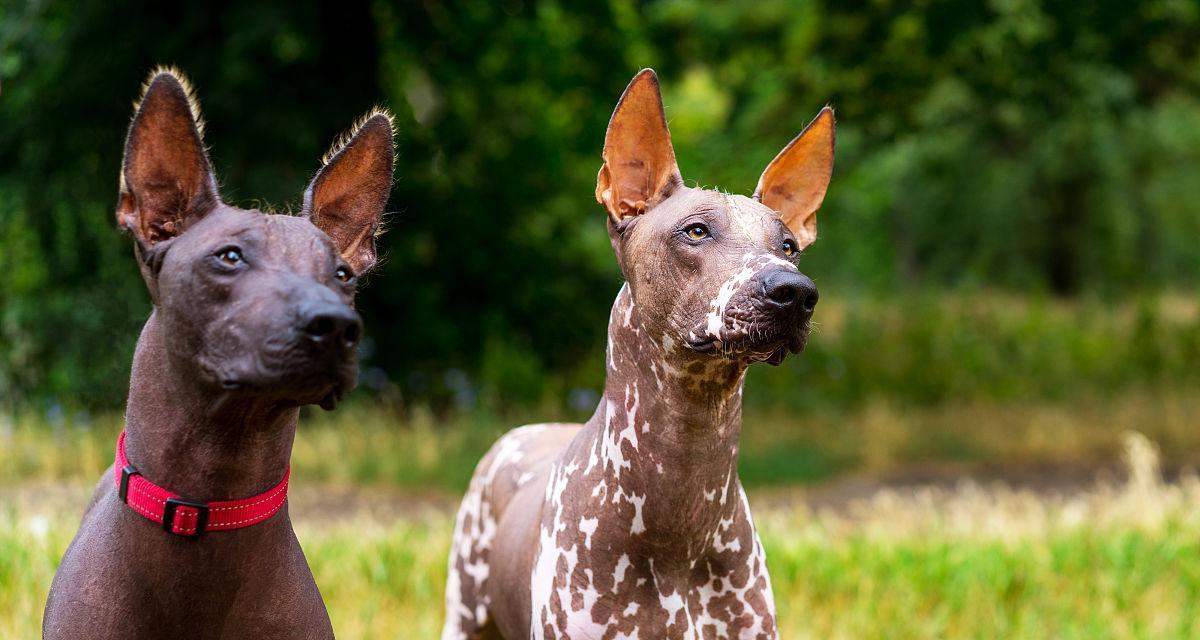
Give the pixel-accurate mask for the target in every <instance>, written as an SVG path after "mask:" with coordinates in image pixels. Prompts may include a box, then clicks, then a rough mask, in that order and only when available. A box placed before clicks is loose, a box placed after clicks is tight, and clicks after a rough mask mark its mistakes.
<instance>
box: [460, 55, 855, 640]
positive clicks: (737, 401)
mask: <svg viewBox="0 0 1200 640" xmlns="http://www.w3.org/2000/svg"><path fill="white" fill-rule="evenodd" d="M822 118H824V119H822ZM814 126H815V129H814ZM810 130H811V131H813V132H814V133H813V135H809V131H810ZM814 136H815V138H814ZM814 139H815V140H816V141H815V142H814ZM793 152H794V153H793ZM795 153H799V154H802V155H803V157H796V156H795ZM810 155H811V156H812V157H809V156H810ZM604 160H605V164H604V167H603V168H602V169H601V171H600V176H599V179H598V186H597V199H598V200H599V201H600V202H601V203H602V204H604V205H605V207H606V209H608V212H609V236H610V239H611V241H612V245H613V249H614V252H615V253H616V256H617V261H618V263H619V264H620V266H621V270H622V273H623V274H624V276H625V279H626V283H625V285H624V286H623V287H622V288H621V290H620V292H619V293H618V295H617V299H616V301H615V303H614V304H613V308H612V313H611V315H610V317H609V325H608V348H607V351H606V370H607V371H606V374H607V375H606V380H605V387H604V395H603V397H602V399H601V400H600V404H599V406H598V407H597V409H596V412H595V414H594V415H593V416H592V417H591V419H589V420H588V421H587V422H586V423H584V424H582V425H577V424H536V425H528V426H524V427H520V428H517V429H514V430H512V431H510V432H509V433H508V434H506V435H505V436H504V437H502V438H501V439H500V440H499V441H498V442H497V443H496V444H495V445H494V446H493V447H492V449H491V450H490V451H489V452H488V454H487V455H486V456H485V457H484V458H483V460H481V461H480V463H479V466H478V467H477V468H476V471H475V475H474V477H473V478H472V480H471V484H470V487H469V488H468V490H467V493H466V495H465V496H464V498H463V502H462V505H461V507H460V509H459V511H458V516H457V520H456V523H455V533H454V540H453V542H452V545H451V550H450V559H449V577H448V580H447V587H446V615H447V618H446V624H445V626H444V627H443V632H442V638H443V640H457V639H462V638H508V639H509V640H514V639H517V638H574V639H599V638H603V639H618V638H656V639H657V638H689V639H691V638H696V639H699V638H705V639H709V638H753V639H770V638H775V637H777V635H778V633H777V629H776V624H775V610H774V601H773V596H772V593H771V581H770V577H769V575H768V573H767V565H766V558H765V555H764V553H763V549H762V545H761V544H760V543H759V539H758V536H757V534H756V533H755V530H754V524H753V522H752V520H751V516H750V508H749V503H748V502H747V500H746V495H745V492H744V491H743V490H742V486H741V483H740V482H739V480H738V474H737V453H738V440H739V436H740V432H741V401H742V384H743V381H744V378H745V372H746V369H747V367H748V366H749V365H750V364H752V363H754V362H759V361H769V362H773V363H778V362H779V361H780V360H781V359H782V358H783V356H784V355H786V354H787V353H789V352H795V351H799V350H801V349H803V347H804V345H805V343H806V341H807V338H808V333H809V320H810V317H811V315H812V308H813V305H815V303H816V289H815V286H813V285H812V283H811V281H810V280H808V279H807V278H806V277H804V276H802V275H801V274H800V273H799V271H798V269H797V266H796V263H797V260H798V257H799V251H800V250H801V249H803V248H804V247H805V246H807V244H809V243H810V242H811V241H812V240H813V239H815V228H816V227H815V217H814V213H815V211H816V208H817V206H818V205H819V204H820V200H821V198H823V196H824V190H825V183H826V182H827V181H828V177H829V175H830V171H831V170H832V113H831V112H828V113H826V112H822V115H821V116H818V120H816V121H814V125H810V129H809V130H806V133H805V134H802V135H801V136H800V137H799V138H797V140H795V141H793V143H792V144H791V145H789V146H788V148H787V149H785V150H784V152H783V153H781V154H780V157H779V158H777V159H776V160H775V161H774V162H773V163H772V164H771V166H770V167H768V170H767V171H766V172H764V179H763V180H762V181H760V185H759V192H758V193H757V194H756V197H755V198H746V197H743V196H736V195H728V194H724V193H720V192H716V191H711V190H704V189H691V188H686V187H684V186H682V184H683V181H682V179H681V177H680V176H679V173H678V168H677V167H675V163H674V151H673V149H671V148H670V140H669V134H668V132H667V130H666V123H665V119H664V118H663V115H662V106H661V98H659V95H658V89H657V81H656V79H655V78H654V75H653V73H652V72H649V71H643V72H642V73H641V74H639V75H638V76H637V77H636V78H635V79H634V81H633V82H632V83H630V86H629V88H628V89H626V92H625V95H624V96H623V97H622V99H621V103H620V104H619V105H618V107H617V110H616V112H615V113H614V115H613V120H612V122H611V123H610V124H609V130H608V134H607V136H606V140H605V151H604ZM795 167H799V168H800V169H799V172H800V174H799V176H797V174H796V173H795V171H793V170H792V168H795ZM759 194H767V195H765V196H763V199H760V197H759ZM768 201H770V202H773V203H777V204H775V205H773V206H768V205H767V204H766V203H767V202H768ZM785 220H790V222H785ZM793 223H794V225H795V226H793ZM697 225H702V227H703V229H702V230H701V229H698V228H697ZM689 230H690V232H689ZM796 230H798V231H796ZM789 254H790V255H789ZM779 282H786V283H788V286H787V287H783V288H782V289H781V288H779V287H777V286H774V285H772V283H779Z"/></svg>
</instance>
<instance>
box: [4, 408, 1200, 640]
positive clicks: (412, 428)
mask: <svg viewBox="0 0 1200 640" xmlns="http://www.w3.org/2000/svg"><path fill="white" fill-rule="evenodd" d="M1198 411H1200V396H1197V395H1195V394H1187V393H1182V392H1180V393H1173V392H1129V393H1126V394H1120V395H1117V396H1112V397H1106V398H1092V399H1088V400H1087V401H1086V402H1077V403H1072V404H1069V405H1063V404H1059V405H1054V404H1045V405H1019V406H1008V407H997V406H993V405H977V404H968V405H959V406H944V407H941V408H926V409H920V410H915V409H914V410H906V409H904V408H901V407H895V406H891V405H887V404H872V405H870V406H867V407H865V408H863V409H862V410H861V411H858V412H854V413H850V414H841V415H837V414H830V415H815V416H812V417H811V418H810V420H809V421H808V422H807V423H806V424H805V425H804V426H803V427H802V428H801V427H797V426H796V425H795V423H794V421H792V422H788V421H786V419H785V418H783V417H779V416H772V415H769V414H753V415H748V416H747V419H746V422H747V425H746V433H745V438H744V439H745V448H744V452H745V457H744V459H743V468H744V469H745V470H746V471H747V476H748V478H749V480H750V481H749V482H748V484H749V485H750V487H751V491H750V493H751V501H752V504H754V505H755V513H756V519H757V521H758V523H759V528H760V531H761V533H762V536H763V539H764V543H765V546H766V548H767V554H768V563H769V566H770V569H771V575H772V579H773V583H774V588H775V593H776V600H777V605H778V609H779V616H780V628H781V632H782V637H784V638H1189V637H1196V638H1200V607H1198V605H1197V603H1200V480H1197V479H1196V478H1195V477H1193V476H1191V475H1188V474H1186V473H1184V474H1178V473H1172V474H1171V475H1172V478H1173V479H1172V481H1171V482H1170V483H1165V482H1163V481H1162V479H1161V478H1162V476H1161V474H1160V470H1159V464H1160V459H1163V458H1165V459H1166V460H1169V461H1170V464H1171V465H1172V466H1174V467H1177V466H1178V465H1180V464H1184V463H1188V462H1190V458H1189V455H1190V454H1189V452H1192V453H1194V452H1196V451H1198V450H1200V446H1198V443H1200V429H1196V426H1197V423H1196V418H1195V416H1197V415H1200V412H1198ZM2 419H3V418H0V420H2ZM387 419H388V417H387V416H386V415H385V414H383V413H381V412H377V411H365V410H361V409H360V410H358V411H351V412H345V413H344V412H339V413H335V414H332V415H324V414H317V415H313V416H309V417H308V420H307V422H306V424H305V425H304V426H303V427H302V429H301V433H300V436H299V438H298V441H297V446H296V452H295V478H296V491H295V492H294V494H293V498H292V509H293V513H294V514H295V522H296V529H297V532H298V534H299V536H300V540H301V543H302V544H303V545H304V548H305V552H306V554H307V556H308V559H309V561H310V563H311V564H312V567H313V571H314V574H315V575H316V578H317V582H318V584H319V586H320V587H321V590H322V593H323V595H324V596H325V599H326V601H327V604H328V608H329V610H330V612H331V616H332V618H333V622H334V627H335V629H336V630H337V631H338V634H339V637H342V638H395V637H406V638H407V637H412V638H428V637H436V631H437V629H438V626H439V624H440V620H441V615H442V608H441V607H442V605H441V596H442V588H443V584H444V579H445V567H444V562H445V555H446V549H447V544H448V540H449V532H450V520H451V509H452V508H453V504H454V502H455V500H456V497H457V496H456V492H457V491H458V488H459V487H460V486H461V482H462V481H463V479H464V477H465V474H466V473H469V469H470V465H471V464H473V463H474V459H475V456H477V455H478V452H479V451H480V450H481V449H482V448H484V447H486V446H487V444H488V443H489V442H490V440H491V438H492V437H493V435H494V433H496V432H498V431H500V430H502V429H503V428H504V427H503V426H501V425H500V424H499V423H496V422H487V421H478V420H474V421H473V419H470V418H460V419H459V420H458V421H456V422H454V423H453V424H450V425H448V426H447V425H437V424H436V421H435V420H434V419H433V418H432V417H431V416H422V415H419V414H418V415H416V416H413V417H412V418H411V419H410V420H408V421H406V422H405V424H404V426H403V427H401V428H397V427H394V426H392V427H389V426H388V424H387ZM117 426H118V425H117V423H116V422H115V421H113V420H111V419H109V420H95V421H92V422H91V423H89V424H70V423H68V424H59V425H55V424H46V423H44V421H39V420H33V419H16V420H12V419H10V420H9V421H8V422H7V423H6V424H0V445H2V446H0V638H34V637H37V636H38V629H39V625H40V616H41V609H42V604H43V602H44V599H45V595H46V590H47V588H48V586H49V583H50V579H51V577H52V576H53V572H54V569H55V567H56V564H57V562H58V559H59V557H60V555H61V553H62V551H63V550H64V549H65V547H66V545H67V543H68V542H69V540H70V537H71V536H72V535H73V533H74V530H75V527H76V526H77V524H78V516H79V509H80V507H81V505H82V504H83V501H84V499H85V497H86V495H87V492H88V491H89V490H90V487H91V484H92V483H93V482H94V478H95V477H96V474H97V473H98V472H99V471H100V470H101V469H102V468H103V467H104V466H106V465H107V464H108V463H109V459H110V456H111V442H112V435H113V432H114V431H115V429H116V428H117ZM1130 428H1134V429H1136V430H1138V431H1141V432H1145V433H1147V434H1148V436H1149V439H1147V438H1146V437H1143V436H1140V435H1130V432H1129V431H1127V429H1130ZM1151 440H1153V441H1156V442H1160V443H1162V447H1163V450H1164V451H1165V454H1163V455H1162V456H1160V454H1159V452H1158V449H1157V447H1156V446H1154V445H1151V444H1150V442H1151ZM318 452H323V453H324V454H325V455H317V454H318ZM330 454H332V455H330ZM1122 456H1123V458H1122ZM331 458H332V459H334V460H336V461H337V463H336V464H334V463H331V462H328V460H330V459H331ZM1120 460H1124V463H1123V467H1122V468H1123V469H1124V470H1125V471H1119V472H1118V473H1115V474H1113V475H1111V476H1108V477H1111V478H1114V479H1113V480H1111V481H1110V482H1109V483H1107V484H1104V483H1100V484H1088V485H1087V486H1086V487H1080V486H1069V487H1058V486H1054V485H1049V486H1040V487H1035V488H1033V489H1020V490H1019V489H1013V488H1009V487H1008V486H1006V485H1000V484H993V483H982V484H980V483H973V482H968V481H962V482H949V483H946V482H942V483H940V484H939V485H937V486H921V485H920V484H919V483H917V484H913V483H908V484H904V485H902V486H900V485H892V484H889V483H887V482H874V483H873V484H871V485H870V487H869V490H868V491H865V492H863V493H862V494H861V497H858V498H855V499H840V500H838V501H836V503H835V504H834V505H833V506H832V508H821V509H814V508H810V505H812V504H814V503H813V502H812V501H811V500H810V499H809V498H811V496H812V492H815V491H818V490H819V489H820V488H821V487H823V486H828V485H827V484H817V485H808V488H804V486H802V485H800V484H797V483H805V482H809V483H811V482H815V481H818V480H825V479H828V478H831V477H835V476H837V477H845V476H846V475H847V474H849V475H850V476H852V477H859V478H876V479H878V478H882V477H887V476H889V475H894V474H896V473H899V472H900V471H901V470H903V469H905V468H910V467H911V466H912V465H917V466H919V467H921V468H927V467H929V466H930V465H936V466H937V467H939V468H942V469H944V470H948V472H949V473H948V475H946V476H945V477H955V475H956V474H958V473H959V472H962V471H964V470H965V471H971V472H978V471H981V470H984V471H986V470H993V471H994V470H999V472H998V473H997V474H995V475H998V476H1000V477H1003V476H1004V473H1003V470H1004V469H1006V468H1007V467H1008V466H1010V465H1024V464H1028V463H1029V462H1031V461H1032V462H1038V463H1046V464H1051V463H1054V464H1067V465H1079V466H1081V467H1082V468H1087V469H1092V470H1094V469H1096V468H1097V467H1098V466H1104V464H1105V463H1112V462H1115V461H1120ZM985 475H986V474H985ZM778 478H782V479H783V480H777V479H778ZM780 482H782V483H784V485H783V486H779V485H780ZM798 487H800V488H798ZM329 490H332V491H334V492H342V493H340V494H339V495H342V496H344V499H339V502H340V503H341V505H342V508H341V509H338V510H337V513H338V515H337V516H336V517H329V516H325V517H318V516H316V515H313V514H315V513H316V512H317V511H318V510H317V509H314V508H313V503H314V501H315V500H316V499H317V498H316V496H317V495H318V494H320V493H326V492H328V491H329ZM33 496H37V497H38V500H37V501H35V500H34V499H33ZM46 496H49V497H48V498H47V497H46ZM380 507H382V508H380Z"/></svg>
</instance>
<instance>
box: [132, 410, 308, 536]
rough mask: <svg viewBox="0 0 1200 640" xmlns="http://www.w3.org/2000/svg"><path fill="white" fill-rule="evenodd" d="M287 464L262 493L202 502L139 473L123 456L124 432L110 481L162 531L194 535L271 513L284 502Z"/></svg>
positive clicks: (288, 473)
mask: <svg viewBox="0 0 1200 640" xmlns="http://www.w3.org/2000/svg"><path fill="white" fill-rule="evenodd" d="M291 475H292V468H291V467H290V466H289V467H288V468H287V470H286V471H284V473H283V480H280V481H279V484H277V485H275V486H274V487H272V488H271V489H268V490H267V491H266V492H264V493H260V494H258V495H256V496H252V497H249V498H243V499H241V500H217V501H213V502H202V501H200V500H191V499H188V498H184V497H182V496H180V495H179V494H176V493H172V492H170V491H168V490H166V489H164V488H162V487H160V486H158V485H156V484H154V483H153V482H150V481H149V480H147V479H146V477H145V476H143V475H142V474H141V473H140V472H139V471H138V470H137V469H136V468H135V467H134V466H133V465H132V464H129V458H127V457H125V432H124V431H121V436H120V437H119V438H118V439H117V462H116V465H115V466H114V467H113V480H114V481H116V484H117V491H118V492H119V494H120V496H121V502H124V503H125V504H127V505H129V507H130V508H131V509H133V510H134V511H136V512H137V513H139V514H141V515H142V516H143V517H144V518H146V519H147V520H150V521H152V522H155V523H158V524H160V525H162V528H163V531H167V532H169V533H173V534H175V535H179V536H197V535H200V534H201V533H204V532H206V531H231V530H233V529H241V528H243V527H249V526H250V525H254V524H258V523H260V522H262V521H263V520H266V519H267V518H270V517H271V516H273V515H275V512H276V511H279V509H280V507H282V506H283V503H285V502H287V490H288V478H290V477H291Z"/></svg>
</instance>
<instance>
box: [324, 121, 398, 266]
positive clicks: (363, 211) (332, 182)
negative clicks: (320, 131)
mask: <svg viewBox="0 0 1200 640" xmlns="http://www.w3.org/2000/svg"><path fill="white" fill-rule="evenodd" d="M393 136H394V134H393V129H392V117H391V115H390V114H388V113H386V112H384V111H381V110H376V111H373V112H371V113H370V114H368V115H367V117H366V118H365V119H363V120H362V122H361V124H359V125H358V126H357V127H355V128H354V129H353V130H352V131H351V132H350V133H349V134H348V136H347V137H346V138H345V139H344V141H342V142H339V143H337V144H335V145H334V146H333V148H332V149H330V151H329V153H328V154H326V157H325V160H324V166H323V167H321V170H320V171H318V172H317V176H316V177H315V178H313V180H312V182H311V183H310V184H309V185H308V189H307V190H305V192H304V215H306V216H308V218H309V219H310V220H312V222H313V224H315V225H317V227H318V228H320V229H321V230H322V231H324V232H325V233H326V234H327V235H328V236H329V237H330V238H331V239H332V240H333V243H334V244H335V245H336V246H337V249H338V252H339V253H341V255H342V257H343V258H345V260H346V262H347V263H349V265H350V268H351V269H353V270H354V272H355V273H356V274H363V273H366V272H367V271H369V270H370V269H371V267H373V266H375V262H376V260H377V256H376V252H375V237H376V236H377V235H378V232H379V228H380V220H381V218H382V217H383V210H384V206H385V205H387V200H388V195H389V194H390V193H391V191H392V165H393V164H394V162H395V146H394V142H393Z"/></svg>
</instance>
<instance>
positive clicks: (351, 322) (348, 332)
mask: <svg viewBox="0 0 1200 640" xmlns="http://www.w3.org/2000/svg"><path fill="white" fill-rule="evenodd" d="M300 328H301V330H302V331H303V332H304V336H305V337H306V338H308V340H309V341H311V342H313V343H314V344H319V345H327V346H334V345H336V346H341V347H344V348H346V349H353V348H354V347H355V346H357V345H358V339H359V338H360V337H362V320H361V319H359V317H358V314H357V313H355V312H354V310H353V309H351V308H349V307H347V306H345V305H335V304H321V305H314V306H312V307H309V308H308V309H305V310H304V312H303V313H301V315H300Z"/></svg>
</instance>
